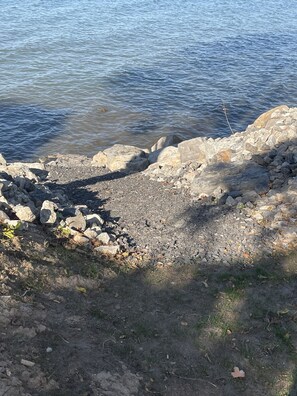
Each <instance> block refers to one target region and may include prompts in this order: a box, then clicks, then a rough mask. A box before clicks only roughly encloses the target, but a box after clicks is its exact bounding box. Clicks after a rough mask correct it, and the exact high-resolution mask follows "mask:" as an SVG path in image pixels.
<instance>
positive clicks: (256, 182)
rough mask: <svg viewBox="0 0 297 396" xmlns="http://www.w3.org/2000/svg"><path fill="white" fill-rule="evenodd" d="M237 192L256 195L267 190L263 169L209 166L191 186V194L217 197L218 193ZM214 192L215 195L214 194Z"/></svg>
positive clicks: (221, 165)
mask: <svg viewBox="0 0 297 396" xmlns="http://www.w3.org/2000/svg"><path fill="white" fill-rule="evenodd" d="M233 190H239V191H241V192H242V193H244V192H248V191H256V192H257V193H258V194H261V193H265V192H267V191H268V190H269V176H268V172H267V170H266V169H265V168H263V167H262V166H260V165H257V164H254V163H242V164H223V163H221V164H215V165H210V166H208V167H207V168H205V169H204V171H203V172H202V173H201V174H200V175H197V176H196V177H195V178H194V180H193V181H192V184H191V194H192V195H197V196H198V195H199V194H207V195H210V196H217V194H218V192H219V191H221V193H228V192H229V191H233ZM215 192H216V194H214V193H215Z"/></svg>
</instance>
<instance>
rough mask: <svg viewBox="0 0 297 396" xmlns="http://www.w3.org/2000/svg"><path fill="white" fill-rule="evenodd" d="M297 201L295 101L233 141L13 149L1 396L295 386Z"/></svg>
mask: <svg viewBox="0 0 297 396" xmlns="http://www.w3.org/2000/svg"><path fill="white" fill-rule="evenodd" d="M296 198H297V108H288V107H287V106H280V107H277V108H275V109H272V110H270V111H268V112H267V113H265V114H263V115H261V116H260V117H259V118H258V119H257V120H256V121H255V122H254V123H253V124H252V125H250V126H249V127H248V128H247V130H246V131H244V132H241V133H235V134H233V135H231V136H229V137H226V138H221V139H207V138H195V139H191V140H187V141H182V139H181V138H180V137H179V136H173V135H172V136H167V137H162V138H160V139H159V141H158V142H156V143H155V144H154V146H153V147H152V148H150V149H141V148H136V147H132V146H123V145H115V146H113V147H111V148H109V149H107V150H104V151H102V152H99V153H98V154H96V155H95V156H94V157H93V158H92V159H91V158H87V157H83V156H74V155H66V156H64V155H55V156H49V157H47V158H43V159H40V161H39V162H35V163H20V162H17V163H8V162H7V161H6V160H5V158H4V157H3V156H0V223H1V224H0V239H1V244H0V254H1V262H0V310H1V312H0V313H1V315H0V330H1V331H0V351H1V359H0V394H3V395H4V394H5V395H6V396H17V395H19V396H23V395H26V396H35V395H38V396H39V395H54V396H57V395H73V394H79V395H86V396H87V395H92V396H93V395H94V396H96V395H100V396H101V395H103V396H130V395H131V396H133V395H135V396H142V395H149V394H152V393H153V394H156V395H160V396H161V395H164V396H172V395H181V394H184V393H185V392H186V393H187V395H193V396H194V395H197V394H201V395H207V396H209V395H226V394H228V395H232V396H233V395H234V396H235V395H238V394H245V395H250V394H253V395H256V396H258V395H259V396H260V395H263V394H267V395H275V394H276V393H275V389H278V390H279V392H283V390H284V389H286V390H287V393H288V394H289V392H290V390H293V391H294V389H297V388H296V386H297V385H296V381H295V379H294V378H295V377H294V375H293V372H294V371H293V369H292V367H293V366H294V365H295V362H296V354H293V352H292V351H295V350H296V345H297V339H296V323H297V320H296V317H297V316H296V293H295V290H296V256H294V253H293V256H292V257H291V256H290V257H289V258H288V259H287V256H286V254H287V253H289V252H290V251H294V250H296V243H297V224H296V219H297V205H296ZM65 248H66V249H67V250H66V249H65ZM283 253H284V255H282V254H283ZM276 254H277V255H276ZM279 254H280V255H279ZM280 256H283V257H282V259H284V261H283V262H282V263H281V264H280V261H279V260H280V259H281V258H280ZM275 257H276V259H275ZM286 260H287V261H286ZM294 353H295V352H294ZM257 364H258V365H257ZM237 366H240V369H243V370H244V371H243V370H239V369H238V367H237ZM233 367H235V368H237V371H238V372H241V373H243V374H242V375H243V377H242V378H245V372H247V376H246V378H245V379H244V380H243V379H240V380H238V378H237V379H234V377H233V374H234V372H233V371H232V370H233ZM285 370H287V371H285ZM231 371H232V373H233V374H230V373H231ZM234 371H236V370H235V369H234ZM275 379H277V381H276V380H275ZM274 380H275V381H276V382H275V381H274ZM279 394H281V393H279ZM282 394H283V393H282ZM292 394H293V393H292Z"/></svg>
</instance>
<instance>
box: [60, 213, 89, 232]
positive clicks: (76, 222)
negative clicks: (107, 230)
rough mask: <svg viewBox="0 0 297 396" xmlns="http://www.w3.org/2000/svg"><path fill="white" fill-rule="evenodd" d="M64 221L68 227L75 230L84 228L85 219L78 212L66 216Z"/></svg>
mask: <svg viewBox="0 0 297 396" xmlns="http://www.w3.org/2000/svg"><path fill="white" fill-rule="evenodd" d="M65 222H66V224H67V225H68V227H70V228H74V229H75V230H78V231H84V230H85V229H86V220H85V218H84V216H83V215H82V213H80V212H79V213H78V214H77V215H76V216H73V217H68V218H67V219H66V220H65Z"/></svg>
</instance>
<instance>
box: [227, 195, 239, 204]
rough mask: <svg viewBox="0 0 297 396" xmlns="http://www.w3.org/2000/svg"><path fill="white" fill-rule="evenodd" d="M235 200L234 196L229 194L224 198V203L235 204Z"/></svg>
mask: <svg viewBox="0 0 297 396" xmlns="http://www.w3.org/2000/svg"><path fill="white" fill-rule="evenodd" d="M236 203H237V202H236V201H235V199H234V198H232V197H231V195H229V196H228V197H227V199H226V205H228V206H235V205H236Z"/></svg>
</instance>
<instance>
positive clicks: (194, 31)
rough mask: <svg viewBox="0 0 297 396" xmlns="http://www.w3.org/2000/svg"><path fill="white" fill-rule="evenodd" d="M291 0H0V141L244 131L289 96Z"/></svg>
mask: <svg viewBox="0 0 297 396" xmlns="http://www.w3.org/2000/svg"><path fill="white" fill-rule="evenodd" d="M295 5H296V4H295V2H294V1H291V0H283V1H282V2H280V1H276V0H267V1H265V2H263V1H260V0H249V1H246V0H237V1H234V0H214V1H210V0H200V1H198V0H146V1H142V0H113V1H110V0H108V1H107V0H63V1H61V0H51V1H48V0H14V1H11V0H1V4H0V7H1V13H0V37H1V40H0V65H1V78H0V136H1V145H0V152H2V153H3V154H4V155H6V156H7V158H9V159H32V158H36V157H38V156H41V155H46V154H49V153H57V152H60V153H80V154H87V155H92V154H94V153H95V152H97V151H98V150H99V149H100V148H102V147H106V146H109V145H111V144H113V143H126V144H133V145H137V146H147V147H149V145H150V144H151V143H152V142H153V141H155V140H156V139H157V138H158V137H159V136H162V135H165V134H168V133H171V132H176V133H180V134H182V135H183V136H184V137H192V136H201V135H207V136H224V135H227V134H229V133H230V130H229V128H228V125H227V123H226V120H225V116H224V112H223V104H224V105H225V106H226V107H227V111H228V117H229V121H230V124H231V126H232V128H233V129H234V130H243V129H245V128H246V126H247V125H248V124H249V123H251V122H252V121H253V120H254V119H255V118H256V117H257V116H258V115H259V114H260V113H261V112H263V111H265V110H266V109H268V108H270V107H272V106H275V105H278V104H283V103H286V104H288V105H290V106H297V84H296V72H297V24H296V20H297V7H296V6H295Z"/></svg>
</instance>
